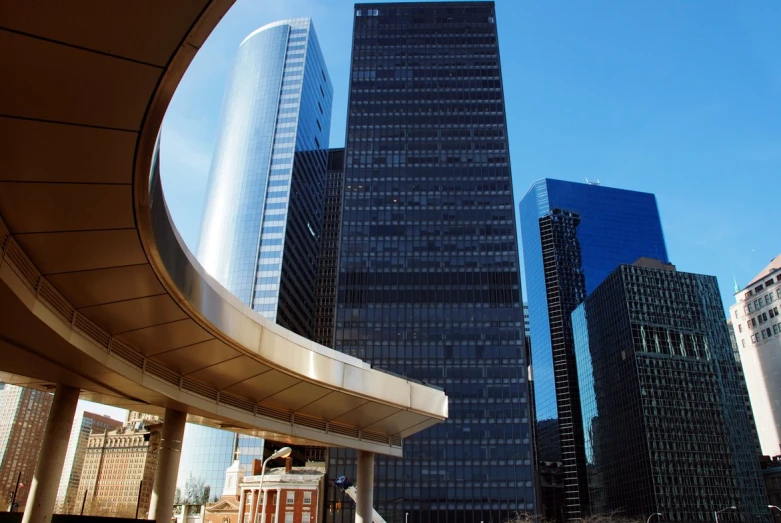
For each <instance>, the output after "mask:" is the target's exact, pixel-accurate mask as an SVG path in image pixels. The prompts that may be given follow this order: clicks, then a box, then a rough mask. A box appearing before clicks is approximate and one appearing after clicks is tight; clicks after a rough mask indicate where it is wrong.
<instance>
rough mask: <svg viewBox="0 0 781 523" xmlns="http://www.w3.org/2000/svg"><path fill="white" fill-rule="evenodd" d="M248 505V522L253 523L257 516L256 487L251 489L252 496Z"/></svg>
mask: <svg viewBox="0 0 781 523" xmlns="http://www.w3.org/2000/svg"><path fill="white" fill-rule="evenodd" d="M250 499H251V500H252V501H250V505H249V523H255V518H256V517H257V516H258V489H252V497H251V498H250Z"/></svg>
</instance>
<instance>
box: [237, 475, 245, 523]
mask: <svg viewBox="0 0 781 523" xmlns="http://www.w3.org/2000/svg"><path fill="white" fill-rule="evenodd" d="M239 481H241V478H239ZM246 505H247V491H246V490H244V489H241V496H239V521H238V522H237V523H244V507H245V506H246Z"/></svg>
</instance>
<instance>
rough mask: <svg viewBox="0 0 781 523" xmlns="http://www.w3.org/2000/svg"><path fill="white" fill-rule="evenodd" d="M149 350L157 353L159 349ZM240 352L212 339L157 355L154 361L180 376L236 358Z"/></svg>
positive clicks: (152, 348) (149, 348) (154, 347)
mask: <svg viewBox="0 0 781 523" xmlns="http://www.w3.org/2000/svg"><path fill="white" fill-rule="evenodd" d="M147 350H150V351H153V352H156V351H157V347H156V346H151V347H148V349H147ZM238 355H239V352H238V351H237V350H236V349H234V348H232V347H230V346H228V345H226V344H225V343H223V342H222V341H220V340H218V339H212V340H209V341H204V342H201V343H196V344H195V345H188V346H187V347H182V348H180V349H174V350H170V351H167V352H162V353H158V354H155V355H154V357H153V358H152V359H154V360H156V361H159V362H160V363H162V364H163V365H167V366H168V367H171V368H172V369H174V370H175V371H176V372H178V373H179V374H187V373H188V372H193V371H196V370H198V369H202V368H204V367H207V366H209V365H214V364H215V363H218V362H222V361H227V360H230V359H233V358H236V357H237V356H238Z"/></svg>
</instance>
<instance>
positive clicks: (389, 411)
mask: <svg viewBox="0 0 781 523" xmlns="http://www.w3.org/2000/svg"><path fill="white" fill-rule="evenodd" d="M397 412H399V409H398V408H396V407H390V406H388V405H382V404H379V403H374V402H372V403H367V404H365V405H361V406H360V407H358V408H356V409H353V410H351V411H350V412H348V413H346V414H343V415H341V416H339V417H338V418H334V419H333V420H331V421H337V422H339V423H345V424H347V425H352V426H355V427H359V428H364V427H367V426H369V425H372V424H374V423H377V422H378V421H380V420H381V419H384V418H387V417H388V416H392V415H393V414H395V413H397Z"/></svg>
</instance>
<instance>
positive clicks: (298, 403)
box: [262, 381, 331, 411]
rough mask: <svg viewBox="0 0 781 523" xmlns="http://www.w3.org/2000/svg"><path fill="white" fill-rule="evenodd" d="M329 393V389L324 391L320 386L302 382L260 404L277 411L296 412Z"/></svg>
mask: <svg viewBox="0 0 781 523" xmlns="http://www.w3.org/2000/svg"><path fill="white" fill-rule="evenodd" d="M330 392H331V389H326V388H325V387H322V386H321V385H316V384H313V383H307V382H305V381H302V382H301V383H298V384H296V385H293V386H292V387H290V388H287V389H285V390H283V391H281V392H279V393H278V394H274V395H273V396H270V397H268V398H266V399H264V400H263V402H262V403H263V404H264V405H268V406H270V407H274V408H278V409H284V410H291V411H297V410H298V409H300V408H301V407H305V406H306V405H309V404H310V403H312V402H314V401H317V400H319V399H320V398H323V397H324V396H327V395H328V394H329V393H330Z"/></svg>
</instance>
